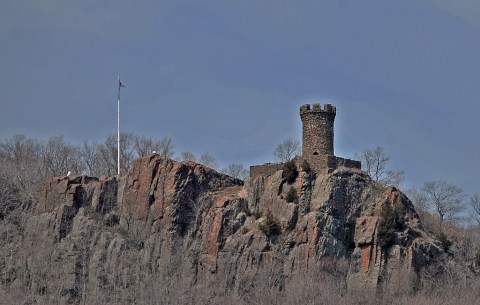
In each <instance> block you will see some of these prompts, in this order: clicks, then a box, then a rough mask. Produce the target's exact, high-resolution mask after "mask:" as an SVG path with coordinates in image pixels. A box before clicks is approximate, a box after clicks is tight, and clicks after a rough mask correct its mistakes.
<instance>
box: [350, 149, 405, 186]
mask: <svg viewBox="0 0 480 305" xmlns="http://www.w3.org/2000/svg"><path fill="white" fill-rule="evenodd" d="M355 158H357V159H359V160H360V161H362V168H363V169H364V170H365V171H366V172H367V173H368V174H369V175H370V177H372V179H373V180H375V181H377V182H380V183H382V184H384V185H387V186H397V187H398V186H399V185H400V183H401V182H402V181H403V179H404V172H403V171H401V170H398V169H397V170H391V169H388V168H387V165H388V162H389V161H390V158H391V156H390V155H389V154H387V153H386V152H385V150H384V148H383V147H381V146H377V147H375V148H374V149H364V150H363V151H362V153H361V154H360V155H358V154H356V155H355Z"/></svg>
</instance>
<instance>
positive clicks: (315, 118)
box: [300, 104, 336, 159]
mask: <svg viewBox="0 0 480 305" xmlns="http://www.w3.org/2000/svg"><path fill="white" fill-rule="evenodd" d="M335 114H336V108H335V106H332V105H330V104H325V105H324V106H323V108H322V106H321V105H320V104H313V105H312V106H311V107H310V105H308V104H306V105H303V106H301V107H300V118H301V120H302V156H303V157H304V158H308V159H310V158H311V157H312V156H316V155H329V156H333V155H334V152H333V123H334V121H335Z"/></svg>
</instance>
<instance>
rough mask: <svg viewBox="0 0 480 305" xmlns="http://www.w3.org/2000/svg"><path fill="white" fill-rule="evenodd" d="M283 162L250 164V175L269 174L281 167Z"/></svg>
mask: <svg viewBox="0 0 480 305" xmlns="http://www.w3.org/2000/svg"><path fill="white" fill-rule="evenodd" d="M283 164H284V163H265V164H263V165H252V166H250V177H260V176H262V177H266V176H271V175H273V174H274V173H276V172H277V171H279V170H281V169H283Z"/></svg>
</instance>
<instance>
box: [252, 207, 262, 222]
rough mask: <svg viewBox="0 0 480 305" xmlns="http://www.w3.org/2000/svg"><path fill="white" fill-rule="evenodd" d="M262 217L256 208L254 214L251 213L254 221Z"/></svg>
mask: <svg viewBox="0 0 480 305" xmlns="http://www.w3.org/2000/svg"><path fill="white" fill-rule="evenodd" d="M262 216H263V213H262V212H261V211H260V210H259V209H258V208H257V209H255V212H253V217H254V218H255V219H259V218H261V217H262Z"/></svg>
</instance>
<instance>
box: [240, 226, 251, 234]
mask: <svg viewBox="0 0 480 305" xmlns="http://www.w3.org/2000/svg"><path fill="white" fill-rule="evenodd" d="M248 232H250V229H249V228H247V227H243V228H242V234H247V233H248Z"/></svg>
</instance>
